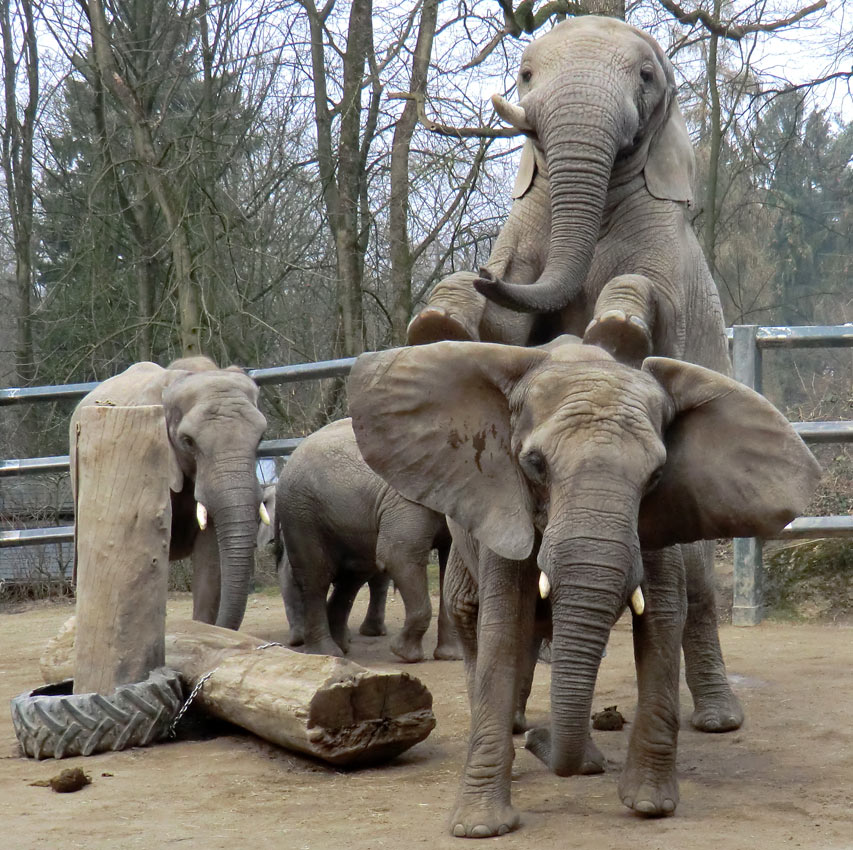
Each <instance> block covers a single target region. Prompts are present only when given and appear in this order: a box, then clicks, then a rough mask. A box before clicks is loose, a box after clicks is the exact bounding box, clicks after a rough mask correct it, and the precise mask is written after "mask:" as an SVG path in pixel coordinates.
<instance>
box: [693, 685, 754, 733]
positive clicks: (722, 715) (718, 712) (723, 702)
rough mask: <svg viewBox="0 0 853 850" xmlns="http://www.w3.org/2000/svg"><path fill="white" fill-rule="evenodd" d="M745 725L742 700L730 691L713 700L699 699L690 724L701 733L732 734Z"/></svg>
mask: <svg viewBox="0 0 853 850" xmlns="http://www.w3.org/2000/svg"><path fill="white" fill-rule="evenodd" d="M742 723H743V709H742V708H741V705H740V700H739V699H738V698H737V697H736V696H735V695H734V694H733V693H732V692H731V691H729V693H728V694H723V695H720V696H716V697H713V698H707V699H697V700H696V701H695V708H694V710H693V715H692V716H691V718H690V724H691V726H693V728H694V729H698V730H699V731H700V732H732V731H733V730H735V729H740V726H741V724H742Z"/></svg>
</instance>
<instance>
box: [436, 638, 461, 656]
mask: <svg viewBox="0 0 853 850" xmlns="http://www.w3.org/2000/svg"><path fill="white" fill-rule="evenodd" d="M432 657H433V658H434V659H435V660H436V661H459V659H460V658H462V650H461V649H460V648H459V644H458V643H456V642H455V641H450V642H444V643H439V644H437V645H436V647H435V651H434V652H433V654H432Z"/></svg>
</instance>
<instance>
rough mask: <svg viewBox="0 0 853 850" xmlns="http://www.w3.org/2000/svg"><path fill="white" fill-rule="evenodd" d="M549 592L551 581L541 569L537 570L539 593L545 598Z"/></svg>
mask: <svg viewBox="0 0 853 850" xmlns="http://www.w3.org/2000/svg"><path fill="white" fill-rule="evenodd" d="M550 594H551V582H550V581H549V580H548V576H546V575H545V573H543V572H542V571H541V570H540V571H539V595H540V596H541V597H542V598H543V599H547V598H548V596H549V595H550Z"/></svg>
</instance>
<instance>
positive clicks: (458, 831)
mask: <svg viewBox="0 0 853 850" xmlns="http://www.w3.org/2000/svg"><path fill="white" fill-rule="evenodd" d="M453 835H454V837H455V838H465V827H464V826H463V825H462V824H461V823H457V824H456V826H454V827H453Z"/></svg>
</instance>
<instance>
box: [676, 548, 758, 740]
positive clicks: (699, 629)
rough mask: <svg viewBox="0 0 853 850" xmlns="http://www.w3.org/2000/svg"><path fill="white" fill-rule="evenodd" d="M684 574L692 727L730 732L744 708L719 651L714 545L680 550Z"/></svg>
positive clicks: (688, 682) (740, 721)
mask: <svg viewBox="0 0 853 850" xmlns="http://www.w3.org/2000/svg"><path fill="white" fill-rule="evenodd" d="M681 549H682V555H683V557H684V565H685V569H686V573H687V622H686V623H685V625H684V638H683V640H682V646H683V648H684V667H685V675H686V678H687V685H688V687H689V688H690V693H691V695H692V697H693V715H692V717H691V719H690V722H691V724H692V725H693V726H694V727H695V728H696V729H698V730H699V731H700V732H731V731H733V730H735V729H738V728H739V727H740V725H741V723H743V708H741V704H740V701H739V700H738V698H737V697H736V696H735V694H734V692H733V691H732V689H731V685H729V680H728V677H727V676H726V665H725V662H724V661H723V652H722V649H721V648H720V637H719V629H718V624H717V611H716V602H715V595H714V543H713V541H706V542H703V543H691V544H689V545H684V546H682V547H681Z"/></svg>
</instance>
